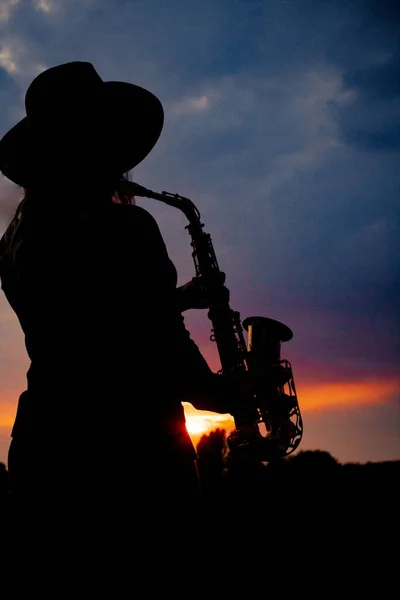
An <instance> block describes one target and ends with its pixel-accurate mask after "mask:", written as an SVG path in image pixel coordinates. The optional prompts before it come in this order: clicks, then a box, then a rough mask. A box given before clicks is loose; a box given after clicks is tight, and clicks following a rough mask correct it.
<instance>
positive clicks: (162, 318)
mask: <svg viewBox="0 0 400 600" xmlns="http://www.w3.org/2000/svg"><path fill="white" fill-rule="evenodd" d="M26 112H27V116H26V117H25V118H24V119H23V120H22V121H20V122H19V123H18V124H17V125H16V126H15V127H13V128H12V129H11V130H10V131H9V132H8V133H7V134H6V135H5V136H4V137H3V138H2V140H1V141H0V169H1V171H2V172H3V174H4V175H5V176H6V177H7V178H9V179H10V180H11V181H13V182H15V183H16V184H18V185H19V186H21V187H22V188H23V189H24V197H23V199H22V201H21V202H20V204H19V206H18V208H17V212H16V215H15V217H14V219H13V220H12V222H11V224H10V225H9V227H8V229H7V230H6V232H5V234H4V236H3V238H2V240H1V249H0V256H1V258H0V274H1V282H2V288H3V291H4V293H5V295H6V297H7V299H8V301H9V303H10V305H11V307H12V308H13V310H14V311H15V313H16V315H17V317H18V319H19V322H20V324H21V327H22V330H23V332H24V335H25V342H26V349H27V353H28V355H29V358H30V361H31V363H30V368H29V371H28V373H27V387H26V390H25V391H24V392H23V393H22V394H21V397H20V400H19V405H18V410H17V415H16V420H15V424H14V428H13V431H12V442H11V445H10V451H9V464H8V468H9V472H10V476H11V484H12V492H13V497H14V498H15V503H16V516H17V519H16V522H17V523H19V524H20V527H19V529H16V531H15V537H16V538H17V539H18V540H21V541H22V542H23V543H22V544H21V545H22V546H23V548H24V549H25V552H26V555H27V556H28V557H30V559H33V558H36V559H37V558H38V557H39V560H37V561H36V563H35V564H36V567H37V565H38V564H41V565H42V567H43V568H46V569H48V568H49V564H52V562H51V561H52V559H54V561H55V562H56V563H57V564H60V563H64V564H65V563H66V561H67V562H68V560H75V558H76V557H78V558H80V559H81V560H83V561H84V560H85V557H86V556H87V555H90V556H93V555H95V556H96V557H97V560H100V558H101V557H104V553H105V551H109V550H110V548H112V550H111V552H109V554H107V560H106V562H107V561H109V560H110V558H111V556H112V555H114V554H115V553H116V554H117V555H119V553H120V552H119V551H118V548H121V547H122V546H123V545H124V544H128V546H127V547H128V548H129V549H132V548H133V547H134V548H135V552H136V551H138V552H139V553H140V555H141V556H142V557H143V555H146V553H148V554H149V556H153V555H154V553H157V551H158V550H159V555H162V553H164V556H165V549H166V548H169V552H170V553H171V552H178V554H176V556H177V557H179V556H183V555H187V554H188V552H187V550H188V548H186V545H187V543H188V542H187V539H185V536H184V535H183V531H184V529H185V527H186V519H190V518H192V519H194V520H195V519H196V514H197V512H196V511H197V507H198V504H197V503H198V482H197V475H196V468H195V459H196V454H195V451H194V448H193V445H192V443H191V440H190V437H189V435H188V433H187V431H186V427H185V418H184V412H183V407H182V401H183V400H186V401H190V402H192V404H194V405H195V406H196V407H197V408H206V409H209V410H213V411H217V412H228V411H229V409H230V405H229V404H228V399H229V398H230V396H231V392H232V391H233V390H232V387H231V384H230V383H228V382H226V381H225V380H223V379H222V378H221V377H219V376H217V375H214V374H213V373H212V372H211V371H210V369H209V367H208V366H207V364H206V362H205V360H204V358H203V357H202V355H201V354H200V352H199V350H198V348H197V346H196V345H195V343H194V342H193V341H192V340H191V339H190V336H189V333H188V331H187V330H186V329H185V325H184V321H183V318H182V315H181V308H182V307H183V305H184V304H185V300H184V299H183V300H182V301H181V302H180V301H178V299H177V298H178V295H177V274H176V270H175V268H174V265H173V263H172V262H171V260H170V259H169V257H168V254H167V250H166V247H165V244H164V242H163V239H162V236H161V234H160V231H159V228H158V226H157V224H156V222H155V220H154V218H153V217H152V216H151V215H150V213H148V212H147V211H145V210H144V209H143V208H140V207H139V206H136V205H134V204H133V198H132V197H129V194H128V195H127V188H126V186H124V177H123V174H124V173H126V172H128V171H129V170H130V169H132V168H133V167H135V166H136V165H137V164H138V163H139V162H141V161H142V160H143V159H144V158H145V157H146V156H147V154H148V153H149V152H150V151H151V149H152V148H153V146H154V144H155V143H156V141H157V139H158V137H159V135H160V133H161V130H162V126H163V109H162V106H161V104H160V102H159V100H158V99H157V98H156V97H155V96H154V95H153V94H151V93H150V92H148V91H146V90H144V89H143V88H140V87H137V86H135V85H133V84H129V83H123V82H103V80H102V79H101V78H100V76H99V75H98V74H97V72H96V71H95V69H94V67H93V66H92V65H91V64H90V63H84V62H75V63H68V64H65V65H61V66H57V67H53V68H51V69H49V70H47V71H44V72H43V73H41V74H40V75H39V76H38V77H37V78H36V79H35V80H34V81H33V82H32V83H31V85H30V87H29V88H28V90H27V93H26ZM189 288H190V286H189ZM189 288H182V289H183V290H185V289H186V291H187V290H188V289H189ZM178 291H179V290H178ZM189 292H190V289H189ZM171 540H174V542H173V544H172V545H171ZM173 548H175V551H174V550H173ZM179 551H180V554H179ZM123 554H124V555H125V551H124V553H123ZM110 555H111V556H110ZM189 555H190V551H189ZM127 556H130V554H129V552H128V554H127ZM173 556H175V555H173ZM55 557H57V558H55ZM67 557H68V558H67ZM169 558H171V555H170V556H169ZM42 559H43V560H44V561H50V563H49V564H48V563H46V562H43V560H42ZM119 560H120V559H119ZM41 561H42V562H41ZM45 565H46V566H45ZM53 567H54V565H53Z"/></svg>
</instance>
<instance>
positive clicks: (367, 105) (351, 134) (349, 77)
mask: <svg viewBox="0 0 400 600" xmlns="http://www.w3.org/2000/svg"><path fill="white" fill-rule="evenodd" d="M399 82H400V59H399V56H398V55H393V56H391V57H390V58H389V59H387V60H386V61H384V62H380V63H378V64H372V65H368V66H366V67H364V68H361V69H353V70H351V71H347V72H346V73H344V75H343V83H344V86H345V87H346V89H348V90H352V91H354V94H353V101H352V102H351V103H349V104H347V105H346V106H338V104H337V103H336V102H334V101H333V102H332V103H331V110H332V114H333V115H334V117H335V119H336V121H337V123H338V126H339V128H340V131H341V135H342V138H343V140H344V141H345V142H346V143H348V144H351V145H354V146H356V147H357V148H360V149H361V150H367V151H385V152H398V151H399V150H400V84H399Z"/></svg>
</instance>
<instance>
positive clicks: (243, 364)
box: [131, 183, 303, 462]
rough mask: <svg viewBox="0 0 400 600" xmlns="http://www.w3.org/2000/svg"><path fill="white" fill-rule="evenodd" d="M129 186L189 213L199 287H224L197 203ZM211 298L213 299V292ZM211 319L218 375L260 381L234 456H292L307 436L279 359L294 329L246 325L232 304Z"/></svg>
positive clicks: (215, 309) (232, 444) (237, 418)
mask: <svg viewBox="0 0 400 600" xmlns="http://www.w3.org/2000/svg"><path fill="white" fill-rule="evenodd" d="M131 185H132V186H133V191H134V194H135V195H136V196H145V197H148V198H153V199H155V200H160V201H161V202H164V203H166V204H169V205H170V206H173V207H175V208H178V209H179V210H181V211H182V212H183V213H184V214H185V216H186V218H187V220H188V225H187V226H186V229H187V230H188V232H189V235H190V239H191V247H192V258H193V261H194V265H195V270H196V279H197V281H198V283H199V285H200V286H202V289H203V290H204V292H205V293H206V294H207V293H209V292H212V290H213V289H215V288H218V286H221V285H223V281H224V276H223V274H222V272H221V271H220V269H219V266H218V262H217V258H216V256H215V252H214V248H213V245H212V241H211V236H210V234H208V233H206V232H205V231H204V230H203V228H204V224H203V223H202V222H201V217H200V213H199V211H198V209H197V207H196V206H195V205H194V203H193V202H192V201H191V200H190V199H189V198H185V197H184V196H180V195H178V194H171V193H169V192H162V193H157V192H153V191H152V190H148V189H147V188H144V187H143V186H140V185H138V184H136V183H132V184H131ZM208 295H210V297H212V293H211V294H208ZM208 318H209V319H210V321H211V323H212V332H211V336H210V340H211V341H213V342H215V343H216V345H217V349H218V354H219V359H220V363H221V369H220V370H219V374H221V375H225V376H229V375H230V374H232V373H248V374H249V377H251V380H252V381H254V382H257V383H255V384H254V389H252V392H251V396H250V397H247V398H243V402H242V403H241V406H240V407H238V409H237V412H236V413H235V414H234V415H233V418H234V422H235V430H234V431H233V432H232V433H231V434H230V435H229V437H228V440H227V442H228V447H229V449H230V452H231V453H232V455H238V456H241V457H245V458H254V459H255V460H260V461H263V462H269V461H272V460H275V459H279V458H283V457H285V456H287V455H289V454H291V453H292V452H293V451H294V450H295V449H296V448H297V447H298V445H299V444H300V441H301V439H302V435H303V422H302V417H301V413H300V408H299V404H298V400H297V394H296V389H295V384H294V379H293V373H292V367H291V364H290V363H289V361H288V360H286V359H282V358H281V345H282V343H284V342H287V341H289V340H290V339H291V338H292V337H293V333H292V331H291V329H290V328H289V327H287V326H286V325H284V324H283V323H281V322H279V321H276V320H274V319H269V318H266V317H258V316H256V317H248V318H246V319H245V320H244V321H243V323H242V322H241V318H240V313H239V312H238V311H234V310H233V309H232V308H231V307H230V304H229V302H224V303H220V304H217V305H212V306H209V310H208ZM244 331H246V332H247V343H246V341H245V338H244ZM244 377H246V375H244Z"/></svg>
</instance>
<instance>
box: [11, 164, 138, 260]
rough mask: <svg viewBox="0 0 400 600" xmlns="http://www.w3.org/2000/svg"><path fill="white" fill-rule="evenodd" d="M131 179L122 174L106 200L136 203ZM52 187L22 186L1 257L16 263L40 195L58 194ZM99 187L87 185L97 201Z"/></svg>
mask: <svg viewBox="0 0 400 600" xmlns="http://www.w3.org/2000/svg"><path fill="white" fill-rule="evenodd" d="M129 181H130V178H129V175H128V174H127V173H125V174H123V175H121V176H120V177H119V179H118V180H117V181H116V182H114V183H113V184H112V185H110V188H109V189H110V191H109V192H107V194H106V201H108V202H110V203H116V204H135V196H134V195H133V193H132V188H131V186H129V185H127V183H128V182H129ZM50 187H51V189H50V190H47V192H44V190H43V189H42V190H40V189H39V190H38V189H34V188H22V189H23V191H24V195H23V197H22V199H21V200H20V202H19V204H18V206H17V209H16V211H15V213H14V216H13V218H12V220H11V222H10V224H9V225H8V227H7V229H6V231H5V232H4V235H3V237H2V239H1V242H0V258H1V256H2V255H6V256H8V258H10V259H11V260H12V262H14V263H15V258H16V255H17V252H18V249H19V248H20V246H21V244H23V242H24V241H25V229H26V227H25V225H29V224H30V222H31V221H32V218H33V215H34V213H35V211H36V209H37V208H38V206H37V204H40V200H41V198H40V195H41V194H47V195H48V194H49V192H51V195H52V197H54V196H55V195H57V189H54V187H53V186H50ZM99 189H100V186H99V185H93V186H92V189H91V186H90V185H89V186H88V187H87V186H85V194H89V195H93V196H94V201H95V200H96V192H98V191H99ZM77 191H78V190H77ZM70 193H73V192H70ZM81 193H82V192H81ZM47 208H48V207H47Z"/></svg>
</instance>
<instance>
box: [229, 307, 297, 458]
mask: <svg viewBox="0 0 400 600" xmlns="http://www.w3.org/2000/svg"><path fill="white" fill-rule="evenodd" d="M243 328H244V329H245V330H246V331H247V335H248V338H247V358H246V362H247V366H248V371H249V375H250V376H252V377H254V380H255V381H256V382H257V384H256V387H255V389H254V395H253V399H252V404H253V406H252V407H251V414H252V415H253V418H252V420H251V419H249V418H248V415H246V412H244V413H243V414H241V415H235V416H234V418H235V426H236V429H235V431H233V432H232V433H231V434H230V436H229V437H228V440H227V441H228V446H229V449H230V450H231V452H232V454H235V453H238V452H240V453H241V455H243V454H245V455H246V453H247V455H248V456H251V457H254V458H256V459H258V460H261V461H265V462H268V461H271V460H274V459H277V458H281V457H284V456H287V455H289V454H291V453H292V452H294V450H295V449H296V448H297V446H298V445H299V443H300V441H301V438H302V435H303V423H302V418H301V414H300V410H299V405H298V400H297V395H296V388H295V384H294V379H293V373H292V367H291V365H290V363H289V361H288V360H285V359H281V346H282V343H284V342H287V341H289V340H291V339H292V337H293V332H292V330H291V329H290V328H289V327H288V326H287V325H284V324H283V323H281V322H280V321H276V320H274V319H269V318H267V317H248V318H247V319H245V320H244V321H243ZM248 408H250V407H248ZM244 411H246V406H244ZM254 415H256V416H255V418H254Z"/></svg>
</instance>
